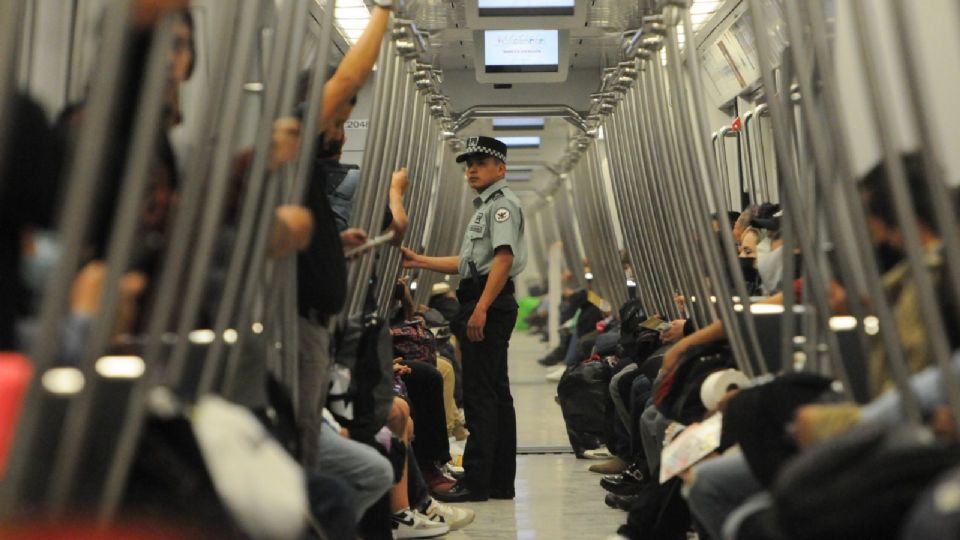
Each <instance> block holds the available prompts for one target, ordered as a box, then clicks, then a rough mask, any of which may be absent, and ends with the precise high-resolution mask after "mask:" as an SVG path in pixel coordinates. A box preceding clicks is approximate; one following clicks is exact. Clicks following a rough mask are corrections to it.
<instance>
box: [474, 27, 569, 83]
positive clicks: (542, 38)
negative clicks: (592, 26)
mask: <svg viewBox="0 0 960 540" xmlns="http://www.w3.org/2000/svg"><path fill="white" fill-rule="evenodd" d="M559 34H560V31H559V30H487V31H485V32H484V42H483V43H484V69H485V71H486V72H487V73H553V72H557V71H558V70H559V66H560V39H559Z"/></svg>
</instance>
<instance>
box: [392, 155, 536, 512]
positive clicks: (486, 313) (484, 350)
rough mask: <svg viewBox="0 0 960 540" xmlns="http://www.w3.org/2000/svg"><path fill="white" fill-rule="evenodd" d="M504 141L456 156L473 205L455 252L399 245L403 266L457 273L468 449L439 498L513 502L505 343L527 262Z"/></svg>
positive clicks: (513, 448)
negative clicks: (456, 477)
mask: <svg viewBox="0 0 960 540" xmlns="http://www.w3.org/2000/svg"><path fill="white" fill-rule="evenodd" d="M506 158H507V146H506V145H505V144H503V143H502V142H500V141H498V140H496V139H494V138H491V137H471V138H470V139H468V140H467V147H466V148H465V149H464V151H463V152H462V153H461V154H460V155H459V156H457V162H458V163H464V164H465V173H466V177H467V182H468V183H469V184H470V187H471V188H473V189H474V190H475V191H476V192H477V197H476V198H474V199H473V206H474V208H475V209H476V211H475V212H474V214H473V216H472V217H471V218H470V222H469V224H468V225H467V230H466V231H465V232H464V235H463V245H462V247H461V248H460V255H459V256H452V257H429V256H425V255H420V254H417V253H414V252H413V251H412V250H410V249H407V248H403V257H404V263H403V264H404V267H406V268H424V269H427V270H433V271H435V272H443V273H446V274H457V273H459V274H460V277H461V280H460V286H459V288H458V289H457V299H458V300H459V301H460V311H459V313H458V314H457V316H456V317H455V318H454V320H453V321H451V328H452V330H453V331H454V333H455V334H456V336H457V339H458V340H459V342H460V350H461V358H462V360H463V402H464V409H465V413H466V419H467V429H468V430H469V431H470V437H468V438H467V447H466V450H465V452H464V456H463V467H464V469H465V472H464V477H463V480H461V481H460V482H458V483H457V485H456V486H454V487H453V488H452V489H451V490H450V491H449V492H447V493H437V494H435V498H437V499H439V500H441V501H444V502H461V501H484V500H487V498H495V499H512V498H513V497H514V486H513V482H514V477H515V476H516V471H517V464H516V453H517V417H516V412H515V410H514V408H513V396H512V395H511V394H510V380H509V377H508V375H507V347H508V346H509V345H510V334H511V333H512V332H513V326H514V324H515V323H516V321H517V302H516V300H515V299H514V296H513V293H514V286H513V277H514V276H516V275H517V274H519V273H520V272H521V271H523V268H524V267H525V266H526V265H527V247H526V243H525V241H524V237H523V229H524V224H523V209H522V208H521V207H520V199H519V198H517V196H516V195H515V194H514V193H513V191H511V190H510V188H509V187H508V186H507V181H506V180H505V179H504V175H505V174H506V171H507V166H506Z"/></svg>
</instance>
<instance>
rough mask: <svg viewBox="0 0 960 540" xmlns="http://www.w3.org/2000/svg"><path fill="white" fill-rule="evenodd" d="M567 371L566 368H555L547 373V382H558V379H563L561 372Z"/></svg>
mask: <svg viewBox="0 0 960 540" xmlns="http://www.w3.org/2000/svg"><path fill="white" fill-rule="evenodd" d="M566 370H567V366H557V367H555V368H553V369H552V370H550V371H548V372H547V380H548V381H550V382H559V381H560V378H561V377H563V372H564V371H566Z"/></svg>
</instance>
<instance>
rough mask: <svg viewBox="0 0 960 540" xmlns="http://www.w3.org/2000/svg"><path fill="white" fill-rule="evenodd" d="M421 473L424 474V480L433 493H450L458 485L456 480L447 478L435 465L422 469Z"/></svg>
mask: <svg viewBox="0 0 960 540" xmlns="http://www.w3.org/2000/svg"><path fill="white" fill-rule="evenodd" d="M420 472H421V473H422V474H423V480H424V481H425V482H426V483H427V489H429V490H430V491H431V492H433V493H440V492H444V491H449V490H450V488H452V487H453V486H455V485H456V484H457V481H456V480H455V479H453V478H447V477H446V476H445V475H444V474H443V473H442V472H441V471H440V470H439V469H437V468H436V467H435V466H433V465H428V466H427V467H423V468H421V469H420Z"/></svg>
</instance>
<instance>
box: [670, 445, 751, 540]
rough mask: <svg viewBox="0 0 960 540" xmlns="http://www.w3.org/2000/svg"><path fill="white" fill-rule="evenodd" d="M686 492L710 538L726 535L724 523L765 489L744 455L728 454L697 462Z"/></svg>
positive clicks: (693, 509)
mask: <svg viewBox="0 0 960 540" xmlns="http://www.w3.org/2000/svg"><path fill="white" fill-rule="evenodd" d="M693 472H694V480H693V484H692V485H690V489H689V492H688V494H687V503H688V504H689V505H690V513H692V514H693V516H694V517H695V518H696V520H697V522H698V523H700V525H701V526H702V527H703V528H704V529H705V530H706V532H707V533H708V534H709V535H710V537H711V538H713V539H715V540H720V539H721V538H723V536H721V533H722V531H723V522H724V521H725V520H726V519H727V516H729V515H730V513H731V512H733V511H734V510H735V509H736V508H737V507H738V506H740V505H741V504H742V503H743V502H744V501H745V500H747V499H748V498H750V496H752V495H754V494H756V493H759V492H760V491H761V490H762V489H763V488H762V487H761V486H760V482H758V481H757V479H756V478H754V476H753V473H752V472H750V468H749V467H748V466H747V460H746V459H745V458H744V457H743V454H741V453H739V452H738V453H736V454H728V455H725V456H720V457H718V458H715V459H708V460H706V461H703V462H701V463H700V464H698V465H694V467H693Z"/></svg>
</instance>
